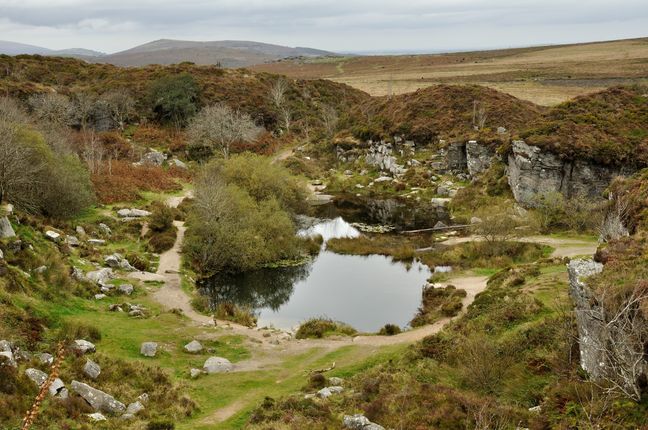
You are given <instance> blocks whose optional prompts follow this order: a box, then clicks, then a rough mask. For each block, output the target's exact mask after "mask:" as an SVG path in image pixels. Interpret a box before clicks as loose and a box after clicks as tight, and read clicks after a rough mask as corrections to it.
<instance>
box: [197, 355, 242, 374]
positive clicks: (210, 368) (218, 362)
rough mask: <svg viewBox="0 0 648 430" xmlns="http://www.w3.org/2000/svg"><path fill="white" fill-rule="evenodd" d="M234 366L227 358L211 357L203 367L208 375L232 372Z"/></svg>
mask: <svg viewBox="0 0 648 430" xmlns="http://www.w3.org/2000/svg"><path fill="white" fill-rule="evenodd" d="M233 368H234V366H233V365H232V363H231V362H230V361H229V360H228V359H227V358H222V357H209V358H208V359H207V361H205V364H204V365H203V370H204V371H205V373H207V374H212V373H224V372H231V371H232V369H233Z"/></svg>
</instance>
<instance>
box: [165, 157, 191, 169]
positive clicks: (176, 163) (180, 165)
mask: <svg viewBox="0 0 648 430" xmlns="http://www.w3.org/2000/svg"><path fill="white" fill-rule="evenodd" d="M169 165H171V166H173V167H177V168H179V169H187V165H186V164H185V163H184V162H182V161H180V160H178V159H177V158H174V159H173V160H171V161H169Z"/></svg>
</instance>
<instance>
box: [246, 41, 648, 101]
mask: <svg viewBox="0 0 648 430" xmlns="http://www.w3.org/2000/svg"><path fill="white" fill-rule="evenodd" d="M253 69H255V70H257V71H266V72H272V73H282V74H286V75H289V76H292V77H298V78H306V79H315V78H327V79H331V80H334V81H337V82H341V83H345V84H348V85H351V86H353V87H355V88H358V89H361V90H363V91H366V92H368V93H369V94H371V95H374V96H381V95H387V94H388V93H389V91H390V89H391V91H392V93H393V94H401V93H406V92H412V91H416V90H417V89H420V88H425V87H428V86H431V85H435V84H441V83H470V84H479V85H485V86H488V87H491V88H495V89H497V90H500V91H504V92H507V93H509V94H511V95H513V96H515V97H518V98H521V99H524V100H529V101H532V102H534V103H536V104H540V105H555V104H558V103H560V102H563V101H565V100H568V99H571V98H573V97H575V96H578V95H582V94H588V93H591V92H594V91H598V90H601V89H604V88H607V87H609V86H613V85H619V84H626V83H642V82H644V83H645V82H646V81H648V39H630V40H620V41H611V42H600V43H588V44H575V45H562V46H548V47H547V46H546V47H534V48H519V49H504V50H495V51H478V52H462V53H454V54H440V55H401V56H367V57H339V58H330V59H326V60H315V61H311V62H301V63H300V62H295V61H282V62H278V63H271V64H263V65H259V66H255V67H254V68H253Z"/></svg>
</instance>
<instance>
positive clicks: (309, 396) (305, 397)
mask: <svg viewBox="0 0 648 430" xmlns="http://www.w3.org/2000/svg"><path fill="white" fill-rule="evenodd" d="M314 398H315V394H306V395H305V396H304V399H306V400H308V399H314Z"/></svg>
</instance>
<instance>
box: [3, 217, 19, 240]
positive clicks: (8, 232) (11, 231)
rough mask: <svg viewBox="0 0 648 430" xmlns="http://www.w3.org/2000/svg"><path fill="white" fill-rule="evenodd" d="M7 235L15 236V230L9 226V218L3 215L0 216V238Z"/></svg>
mask: <svg viewBox="0 0 648 430" xmlns="http://www.w3.org/2000/svg"><path fill="white" fill-rule="evenodd" d="M8 237H16V232H15V231H14V229H13V227H12V226H11V223H10V222H9V218H7V217H6V216H3V217H2V218H0V239H6V238H8Z"/></svg>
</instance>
